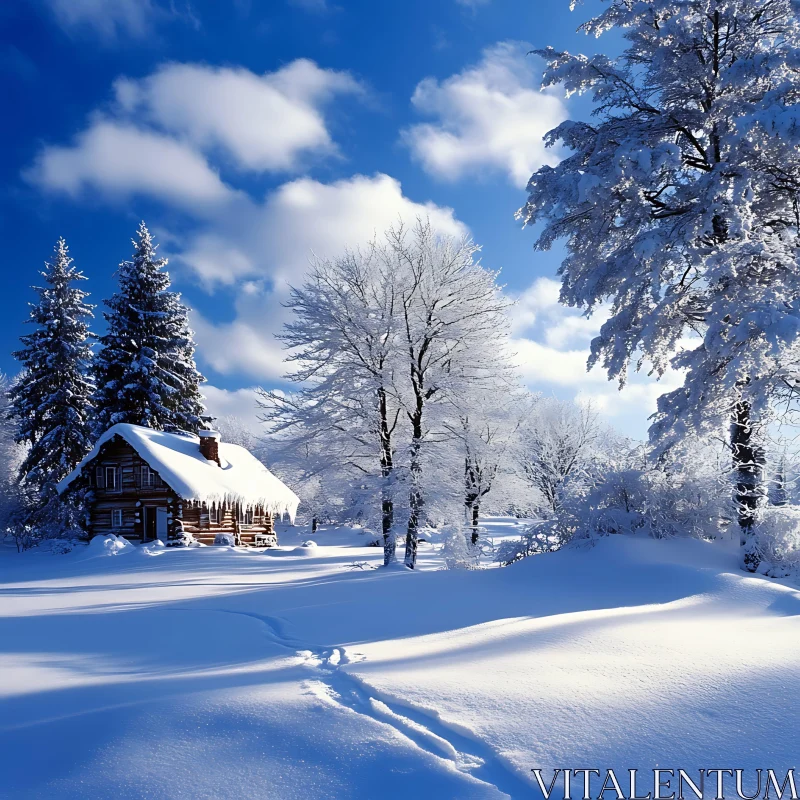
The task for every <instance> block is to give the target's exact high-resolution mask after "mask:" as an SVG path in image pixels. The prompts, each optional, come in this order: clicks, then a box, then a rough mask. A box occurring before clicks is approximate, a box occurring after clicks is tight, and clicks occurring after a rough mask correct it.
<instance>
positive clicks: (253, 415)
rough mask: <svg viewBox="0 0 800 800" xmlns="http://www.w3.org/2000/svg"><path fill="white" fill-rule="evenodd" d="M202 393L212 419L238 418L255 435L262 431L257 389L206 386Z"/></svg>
mask: <svg viewBox="0 0 800 800" xmlns="http://www.w3.org/2000/svg"><path fill="white" fill-rule="evenodd" d="M202 391H203V396H204V397H205V399H206V408H207V409H208V412H209V414H210V415H211V416H212V417H215V418H217V419H219V418H221V417H236V418H237V419H240V420H241V421H242V422H243V423H244V424H245V425H246V426H247V428H249V429H250V430H251V431H253V432H254V433H258V432H260V431H261V427H262V426H261V423H260V422H259V420H258V415H259V411H258V406H257V404H256V400H257V394H256V390H255V388H251V387H248V388H244V389H222V388H220V387H218V386H213V385H212V384H205V385H204V386H203V389H202Z"/></svg>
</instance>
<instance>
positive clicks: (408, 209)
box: [180, 173, 467, 287]
mask: <svg viewBox="0 0 800 800" xmlns="http://www.w3.org/2000/svg"><path fill="white" fill-rule="evenodd" d="M418 216H420V217H429V218H430V220H431V223H432V224H433V226H434V227H435V228H436V229H437V230H439V231H442V232H443V233H448V234H452V235H455V236H458V235H462V234H464V233H466V232H467V229H466V227H465V226H464V225H463V224H462V223H461V222H459V221H458V220H457V219H456V218H455V215H454V212H453V209H451V208H445V207H441V206H437V205H435V204H433V203H418V202H415V201H413V200H411V199H409V198H408V197H406V196H405V195H404V194H403V190H402V187H401V185H400V183H399V181H397V180H395V179H394V178H392V177H390V176H389V175H384V174H382V173H378V174H377V175H372V176H368V175H354V176H353V177H351V178H347V179H344V180H340V181H336V182H334V183H321V182H320V181H315V180H313V179H311V178H298V179H297V180H294V181H290V182H288V183H284V184H283V185H281V186H280V187H278V189H276V190H275V191H274V192H272V193H271V194H269V195H268V196H267V197H266V199H265V200H264V202H263V203H261V204H258V203H253V202H251V201H237V202H235V203H233V204H231V206H230V207H229V208H228V209H227V211H226V212H225V213H221V214H219V215H218V217H217V218H216V220H215V224H214V226H211V227H205V228H204V229H203V231H202V232H200V233H199V234H198V235H197V236H196V237H195V238H193V239H192V240H190V241H189V242H187V245H186V247H185V249H184V251H183V253H182V254H181V256H180V258H181V261H182V262H183V263H184V264H186V265H187V266H189V267H190V268H191V269H193V270H194V271H195V272H196V273H197V274H198V276H199V277H200V278H201V279H202V280H203V282H204V283H205V284H206V285H207V286H209V287H212V286H213V285H214V284H216V283H222V284H228V285H232V284H235V283H237V282H238V281H240V280H242V279H244V278H248V277H255V278H261V279H263V278H268V279H269V280H270V281H272V283H273V284H274V285H278V286H280V285H281V284H284V283H286V282H291V283H296V282H298V281H299V280H301V279H302V276H303V274H304V273H305V271H306V270H307V269H308V265H309V259H310V257H311V255H312V253H315V254H316V255H318V256H320V257H326V256H336V255H338V254H339V253H340V252H341V251H342V250H343V249H344V248H345V247H347V246H348V245H349V246H355V245H359V244H362V243H363V242H365V241H367V240H369V239H371V238H372V237H373V236H375V235H376V234H378V235H380V234H382V233H383V231H384V230H385V229H386V228H388V227H389V226H390V225H392V224H395V223H396V222H397V221H398V219H403V220H405V221H407V222H413V220H414V219H415V218H416V217H418Z"/></svg>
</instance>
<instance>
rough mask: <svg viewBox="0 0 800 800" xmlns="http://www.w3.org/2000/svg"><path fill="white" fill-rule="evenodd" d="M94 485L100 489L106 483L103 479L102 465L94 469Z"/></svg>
mask: <svg viewBox="0 0 800 800" xmlns="http://www.w3.org/2000/svg"><path fill="white" fill-rule="evenodd" d="M94 485H95V486H96V487H97V488H98V489H102V488H103V487H104V486H105V485H106V484H105V481H104V480H103V468H102V467H96V468H95V471H94Z"/></svg>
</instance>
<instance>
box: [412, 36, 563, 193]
mask: <svg viewBox="0 0 800 800" xmlns="http://www.w3.org/2000/svg"><path fill="white" fill-rule="evenodd" d="M528 49H529V48H527V47H526V46H525V45H523V44H521V43H518V42H501V43H499V44H497V45H495V46H494V47H492V48H489V49H487V50H485V51H484V53H483V58H482V60H481V61H480V63H478V64H477V66H474V67H469V68H467V69H465V70H463V71H462V72H459V73H458V74H456V75H452V76H451V77H449V78H447V79H446V80H444V81H442V82H441V83H440V82H439V81H437V80H436V79H435V78H425V80H423V81H422V82H421V83H420V84H419V85H418V86H417V88H416V90H415V91H414V95H413V97H412V99H411V100H412V103H413V104H414V106H415V107H416V109H417V110H418V111H420V112H421V113H423V114H428V115H431V116H434V117H436V118H437V120H436V122H432V123H421V124H418V125H413V126H411V127H410V128H408V129H407V130H406V131H405V132H404V134H403V138H404V140H405V141H406V143H407V144H408V145H409V147H410V148H411V151H412V153H413V154H414V156H415V157H416V158H417V159H418V160H419V161H420V162H421V163H422V165H423V167H424V168H425V170H426V171H428V172H430V173H431V174H433V175H435V176H437V177H440V178H443V179H445V180H456V179H458V178H460V177H462V176H463V175H464V174H466V173H467V172H469V171H472V170H481V169H490V170H499V171H502V172H505V173H506V174H507V175H508V177H509V179H510V180H511V181H512V182H513V183H514V184H515V185H517V186H525V184H526V183H527V181H528V179H529V178H530V176H531V174H532V173H533V172H534V171H535V170H536V169H538V168H539V167H540V166H542V165H543V164H550V163H553V162H554V161H555V160H556V159H557V155H556V153H554V152H553V151H552V150H547V149H546V148H545V146H544V142H543V141H542V136H543V135H544V134H545V133H546V132H547V131H549V130H550V129H551V128H554V127H555V126H556V125H558V124H559V123H560V122H562V121H563V120H564V119H566V118H567V110H566V107H565V105H564V103H563V102H562V100H561V99H560V98H559V97H557V96H556V95H555V94H554V93H553V92H550V91H542V90H541V89H539V88H538V84H539V80H538V78H539V76H538V72H539V71H540V66H541V62H540V61H539V60H538V59H536V58H534V57H532V56H526V51H527V50H528Z"/></svg>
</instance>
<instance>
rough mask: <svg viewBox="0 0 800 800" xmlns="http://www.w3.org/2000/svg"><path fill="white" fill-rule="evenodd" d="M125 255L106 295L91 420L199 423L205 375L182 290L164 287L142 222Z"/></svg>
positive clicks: (184, 426)
mask: <svg viewBox="0 0 800 800" xmlns="http://www.w3.org/2000/svg"><path fill="white" fill-rule="evenodd" d="M133 245H134V252H133V258H132V259H131V260H130V261H123V262H122V264H120V267H119V291H117V293H116V294H115V295H114V296H113V297H112V298H111V299H110V300H107V301H106V305H107V306H108V308H109V311H107V312H105V313H104V316H105V318H106V321H107V322H108V331H107V333H106V334H105V335H104V336H102V337H100V344H101V345H102V350H101V351H100V352H99V354H98V355H97V358H96V359H95V362H96V364H95V380H96V383H97V391H96V393H95V405H96V427H97V432H98V434H99V433H102V432H103V431H105V430H106V429H108V428H109V427H110V426H111V425H114V424H116V423H118V422H130V423H133V424H134V425H143V426H145V427H148V428H156V429H158V430H186V431H193V432H195V431H197V430H199V429H200V428H202V427H203V426H204V419H205V407H204V405H203V398H202V396H201V394H200V384H201V383H202V382H203V381H204V378H203V376H202V375H201V374H200V373H199V372H198V371H197V367H196V365H195V361H194V349H195V348H194V341H193V338H192V337H193V333H192V331H191V330H190V328H189V322H188V311H187V309H186V306H184V305H183V303H182V302H181V298H180V295H179V294H177V293H176V292H172V291H170V278H169V274H168V273H167V272H166V271H165V269H164V267H165V266H166V264H167V260H166V259H165V258H158V257H157V254H156V247H157V246H156V244H155V243H154V242H153V237H152V236H151V235H150V232H149V231H148V230H147V226H146V225H145V224H144V222H142V223H141V225H140V226H139V229H138V231H137V233H136V239H134V240H133Z"/></svg>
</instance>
